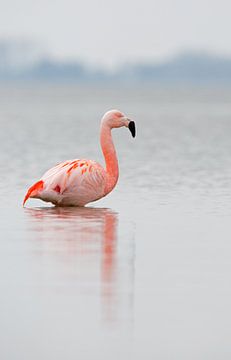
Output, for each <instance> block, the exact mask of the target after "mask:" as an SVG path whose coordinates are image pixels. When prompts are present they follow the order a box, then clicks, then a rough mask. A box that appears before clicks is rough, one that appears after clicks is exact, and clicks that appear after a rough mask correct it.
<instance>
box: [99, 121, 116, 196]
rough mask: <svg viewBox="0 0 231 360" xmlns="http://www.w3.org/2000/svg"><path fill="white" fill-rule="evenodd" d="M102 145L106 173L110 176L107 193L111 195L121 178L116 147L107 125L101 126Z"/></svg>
mask: <svg viewBox="0 0 231 360" xmlns="http://www.w3.org/2000/svg"><path fill="white" fill-rule="evenodd" d="M100 144H101V148H102V152H103V155H104V160H105V165H106V172H107V175H108V179H107V185H106V189H105V193H106V194H107V193H109V192H110V191H111V190H112V189H113V188H114V187H115V185H116V183H117V180H118V177H119V166H118V160H117V155H116V150H115V146H114V143H113V140H112V135H111V128H110V127H109V126H108V125H107V124H102V125H101V131H100Z"/></svg>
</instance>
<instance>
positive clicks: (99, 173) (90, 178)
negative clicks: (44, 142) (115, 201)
mask: <svg viewBox="0 0 231 360" xmlns="http://www.w3.org/2000/svg"><path fill="white" fill-rule="evenodd" d="M122 126H125V127H127V128H129V130H130V131H131V134H132V136H133V137H135V133H136V129H135V123H134V121H132V120H130V119H128V118H127V117H126V116H125V115H124V114H123V113H122V112H120V111H118V110H111V111H108V112H106V114H105V115H104V116H103V118H102V120H101V128H100V144H101V148H102V151H103V155H104V159H105V164H106V169H104V168H103V167H102V166H101V165H100V164H99V163H97V162H95V161H93V160H86V159H82V160H80V159H74V160H67V161H64V162H62V163H60V164H58V165H56V166H54V167H53V168H51V169H50V170H48V171H47V172H46V173H45V174H44V175H43V176H42V178H41V180H39V181H38V182H36V183H35V184H34V185H32V186H31V187H30V188H29V190H28V191H27V194H26V196H25V198H24V201H23V205H24V204H25V202H26V201H27V200H28V199H29V198H37V199H41V200H43V201H46V202H51V203H53V204H54V205H57V206H84V205H86V204H88V203H89V202H92V201H96V200H99V199H101V198H102V197H104V196H106V195H107V194H109V193H110V192H111V191H112V189H113V188H114V187H115V185H116V183H117V180H118V177H119V167H118V160H117V156H116V151H115V147H114V144H113V140H112V135H111V129H113V128H119V127H122Z"/></svg>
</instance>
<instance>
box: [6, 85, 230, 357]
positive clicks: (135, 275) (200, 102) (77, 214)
mask: <svg viewBox="0 0 231 360" xmlns="http://www.w3.org/2000/svg"><path fill="white" fill-rule="evenodd" d="M110 108H119V109H120V110H122V111H123V112H125V113H126V114H128V115H129V116H130V117H131V118H133V119H134V120H135V121H136V123H137V138H136V139H135V140H134V139H132V138H131V136H130V133H129V132H128V131H127V129H119V130H114V131H113V137H114V140H115V143H116V147H117V151H118V157H119V162H120V179H119V183H118V186H117V188H116V189H115V190H114V192H113V193H112V194H110V195H109V196H108V197H106V198H105V199H103V200H101V201H98V202H97V203H93V204H91V205H90V206H89V207H86V208H82V209H81V208H53V207H50V206H49V205H48V204H46V203H42V202H40V201H38V200H30V201H28V204H27V208H24V209H23V208H22V206H21V204H22V199H23V197H24V194H25V191H26V189H27V187H28V186H30V185H31V184H32V183H33V182H35V181H36V180H38V179H39V177H40V176H41V175H42V174H43V172H44V171H45V170H47V169H48V168H49V167H51V166H52V165H54V164H56V163H57V162H59V161H62V160H66V159H71V158H75V157H84V158H92V159H96V160H98V161H101V162H102V161H103V160H102V155H101V152H100V147H99V140H98V134H99V121H100V118H101V116H102V114H103V113H104V112H105V111H106V110H108V109H110ZM0 124H1V125H0V126H1V131H0V153H1V155H0V167H1V177H0V193H1V210H0V212H1V214H0V215H1V216H0V219H1V238H0V270H1V271H0V284H1V293H0V314H1V321H0V338H1V347H0V357H1V359H4V360H19V359H23V360H27V359H28V360H31V359H33V360H37V359H38V360H41V359H44V360H48V359H49V360H51V359H52V360H53V359H55V360H59V359H60V360H61V359H62V360H63V359H68V360H72V359H81V360H82V359H83V360H85V359H87V360H88V359H100V360H103V359H107V360H108V359H110V360H111V359H112V360H114V359H116V360H117V359H126V360H127V359H137V360H138V359H145V360H146V359H147V360H149V359H150V360H151V359H176V360H179V359H184V360H185V359H201V360H202V359H203V360H204V359H230V356H231V342H230V323H231V310H230V303H231V285H230V277H231V222H230V219H231V201H230V200H231V198H230V197H231V196H230V194H231V140H230V139H231V90H230V89H186V90H185V89H168V90H166V89H143V88H142V89H133V90H132V89H121V88H120V89H119V88H118V89H103V88H100V89H97V88H80V87H74V86H59V87H56V88H54V87H51V86H46V87H44V86H37V87H36V86H30V87H29V86H28V87H13V86H8V87H1V88H0Z"/></svg>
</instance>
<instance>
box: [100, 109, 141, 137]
mask: <svg viewBox="0 0 231 360" xmlns="http://www.w3.org/2000/svg"><path fill="white" fill-rule="evenodd" d="M101 124H102V125H106V126H109V127H110V128H111V129H113V128H120V127H122V126H125V127H127V128H128V129H129V130H130V132H131V134H132V136H133V137H135V136H136V126H135V122H134V121H133V120H131V119H129V118H128V117H127V116H126V115H124V114H123V113H122V112H121V111H119V110H110V111H107V112H106V113H105V114H104V116H103V118H102V122H101Z"/></svg>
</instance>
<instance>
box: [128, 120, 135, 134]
mask: <svg viewBox="0 0 231 360" xmlns="http://www.w3.org/2000/svg"><path fill="white" fill-rule="evenodd" d="M128 128H129V130H130V131H131V134H132V137H135V136H136V126H135V122H134V121H130V123H129V124H128Z"/></svg>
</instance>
